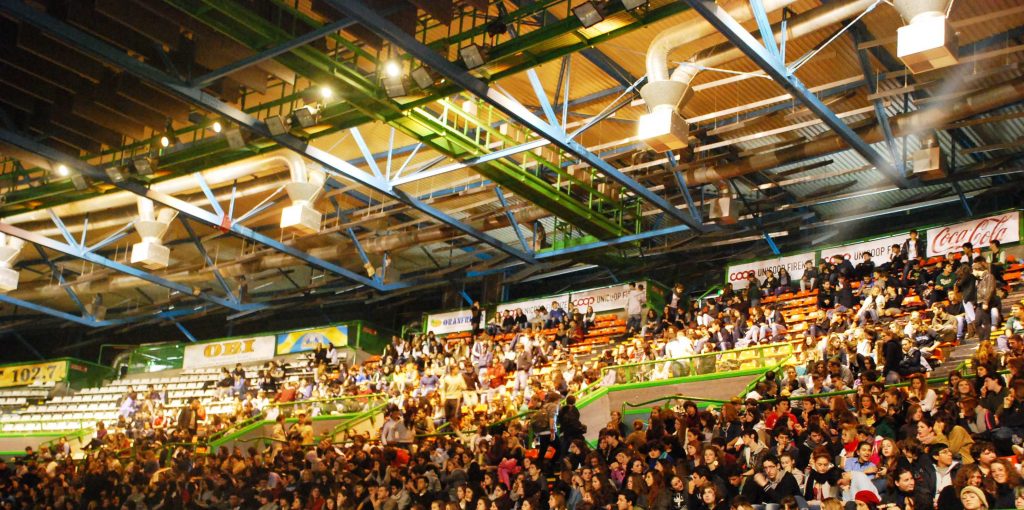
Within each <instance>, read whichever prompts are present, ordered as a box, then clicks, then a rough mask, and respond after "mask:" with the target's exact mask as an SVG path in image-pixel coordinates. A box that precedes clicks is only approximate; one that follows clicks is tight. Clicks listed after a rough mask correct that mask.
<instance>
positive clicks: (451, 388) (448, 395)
mask: <svg viewBox="0 0 1024 510" xmlns="http://www.w3.org/2000/svg"><path fill="white" fill-rule="evenodd" d="M464 391H466V378H465V377H463V376H462V373H461V372H459V367H458V366H456V365H452V366H450V367H448V375H446V376H444V379H442V380H441V396H442V397H444V418H445V419H446V420H448V423H450V424H451V425H452V428H453V429H455V430H458V427H457V422H458V419H459V411H460V410H461V409H462V392H464Z"/></svg>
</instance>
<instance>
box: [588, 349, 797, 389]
mask: <svg viewBox="0 0 1024 510" xmlns="http://www.w3.org/2000/svg"><path fill="white" fill-rule="evenodd" d="M798 343H799V342H785V343H775V344H765V345H757V346H753V347H745V348H742V349H732V350H728V351H715V352H709V353H705V354H695V355H693V356H685V357H681V358H668V359H659V360H651V361H642V362H640V363H626V364H622V365H611V366H607V367H604V368H602V369H601V377H602V380H603V379H604V378H605V377H606V376H607V374H608V372H610V371H614V372H615V383H616V384H629V383H636V382H645V381H656V380H663V379H675V378H678V377H689V376H696V375H706V374H713V373H718V372H735V371H739V370H749V369H755V368H771V367H774V366H775V365H778V364H779V362H781V361H782V360H784V359H786V358H787V357H789V356H792V355H794V354H796V353H797V344H798ZM595 386H596V385H595ZM592 387H593V386H592Z"/></svg>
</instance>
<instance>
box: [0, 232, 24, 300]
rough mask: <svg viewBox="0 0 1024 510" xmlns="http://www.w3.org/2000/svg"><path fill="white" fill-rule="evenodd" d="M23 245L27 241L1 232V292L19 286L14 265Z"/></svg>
mask: <svg viewBox="0 0 1024 510" xmlns="http://www.w3.org/2000/svg"><path fill="white" fill-rule="evenodd" d="M23 246H25V241H22V240H21V239H19V238H17V237H13V236H9V235H7V234H3V233H0V292H10V291H12V290H14V289H17V288H18V276H19V275H18V271H17V270H16V269H14V267H13V266H14V262H15V261H16V260H18V254H19V253H21V248H22V247H23Z"/></svg>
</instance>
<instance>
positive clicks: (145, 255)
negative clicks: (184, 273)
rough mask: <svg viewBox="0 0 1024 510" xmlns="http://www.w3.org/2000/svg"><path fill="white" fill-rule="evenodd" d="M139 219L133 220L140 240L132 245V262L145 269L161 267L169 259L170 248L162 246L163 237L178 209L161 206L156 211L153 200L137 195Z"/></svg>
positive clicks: (165, 265)
mask: <svg viewBox="0 0 1024 510" xmlns="http://www.w3.org/2000/svg"><path fill="white" fill-rule="evenodd" d="M138 207H139V219H138V220H135V231H136V232H138V233H139V236H140V237H142V241H141V242H138V243H135V244H133V245H132V258H131V261H132V264H139V265H141V266H142V267H145V268H146V269H150V270H153V269H163V268H165V267H167V264H169V263H170V260H171V249H170V248H168V247H166V246H164V244H163V238H164V234H166V233H167V228H168V227H169V226H170V225H171V222H172V221H174V218H175V217H176V216H177V215H178V211H175V210H174V209H169V208H166V207H165V208H161V209H160V212H159V213H157V212H156V211H155V208H154V206H153V201H152V200H150V199H148V198H144V197H139V199H138Z"/></svg>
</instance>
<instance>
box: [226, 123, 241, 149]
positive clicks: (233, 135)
mask: <svg viewBox="0 0 1024 510" xmlns="http://www.w3.org/2000/svg"><path fill="white" fill-rule="evenodd" d="M224 138H226V139H227V140H228V147H231V148H232V149H235V150H239V149H242V148H245V136H243V135H242V130H241V129H238V128H232V129H229V130H227V131H225V132H224Z"/></svg>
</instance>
